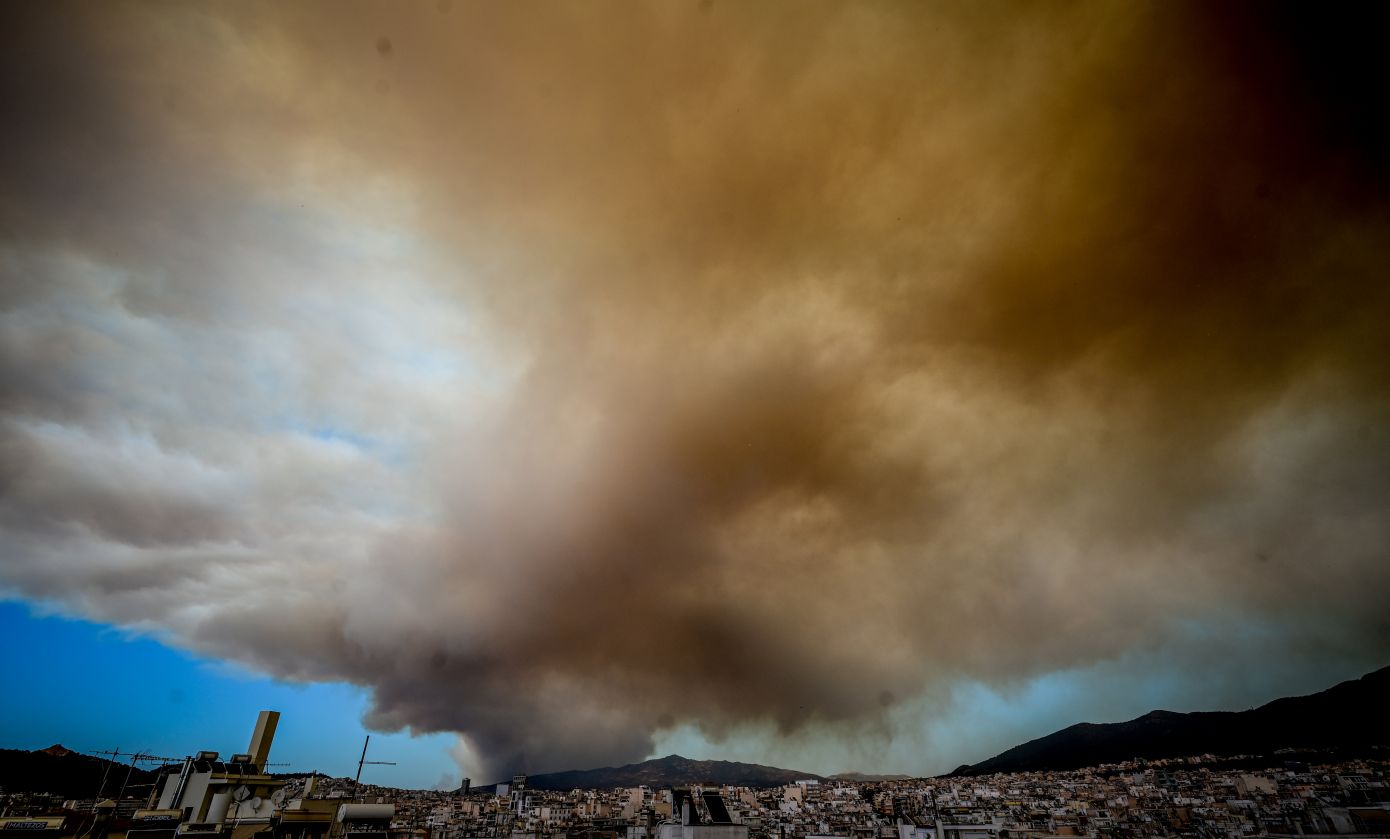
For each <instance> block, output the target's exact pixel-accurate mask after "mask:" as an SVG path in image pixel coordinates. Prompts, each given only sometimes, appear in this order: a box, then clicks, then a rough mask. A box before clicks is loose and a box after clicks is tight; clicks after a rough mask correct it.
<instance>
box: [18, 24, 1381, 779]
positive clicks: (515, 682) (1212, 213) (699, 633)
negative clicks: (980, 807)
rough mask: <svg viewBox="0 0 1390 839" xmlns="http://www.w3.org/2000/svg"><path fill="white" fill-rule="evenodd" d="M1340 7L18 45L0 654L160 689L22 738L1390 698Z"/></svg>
mask: <svg viewBox="0 0 1390 839" xmlns="http://www.w3.org/2000/svg"><path fill="white" fill-rule="evenodd" d="M1358 14H1360V11H1359V10H1354V9H1347V8H1331V9H1323V8H1311V7H1309V6H1306V5H1303V4H1282V3H1250V4H1244V3H1227V4H1215V5H1214V4H1201V3H1132V4H1113V3H1076V4H1024V3H1006V2H987V3H965V2H944V0H943V2H934V3H890V2H882V3H830V2H797V3H782V2H771V0H769V2H765V3H730V2H726V0H696V2H654V3H650V4H641V5H633V4H619V3H615V2H575V3H563V2H547V3H540V2H525V1H523V2H518V3H510V4H489V3H476V4H475V3H466V2H451V1H450V0H439V2H434V3H423V2H422V3H417V4H410V5H400V4H381V3H371V2H360V3H356V2H348V3H340V2H334V3H312V2H303V3H293V4H288V3H257V2H248V3H240V4H235V5H226V4H219V5H214V4H190V3H168V4H165V3H159V2H139V3H120V2H115V3H108V4H101V5H96V4H82V3H64V2H54V3H44V4H27V5H24V6H22V7H16V8H13V9H7V10H6V16H7V18H8V20H7V25H6V26H5V27H3V28H0V29H3V33H0V39H3V45H0V46H3V49H0V121H3V124H4V125H6V126H7V129H6V131H5V132H3V134H2V135H0V167H3V168H0V178H3V182H0V187H2V188H0V593H2V594H3V596H4V598H5V600H6V603H5V605H3V607H0V608H3V612H0V616H3V620H4V629H5V633H4V637H5V639H6V644H5V653H4V655H5V657H6V658H5V661H4V664H5V665H6V666H7V668H14V667H18V668H21V669H39V670H40V671H41V672H47V673H52V672H53V671H52V670H51V668H53V667H55V666H62V667H63V668H64V670H65V672H66V670H67V668H70V667H71V666H72V665H71V662H73V661H91V660H94V659H99V660H100V661H101V662H102V664H101V665H100V666H102V667H109V668H112V670H110V671H108V672H109V673H110V674H111V675H110V676H109V678H112V679H115V678H117V676H116V675H115V673H117V672H120V673H129V674H139V675H140V676H141V677H142V678H141V679H139V680H138V681H139V683H140V684H142V685H146V684H147V685H149V687H148V688H144V687H142V688H141V690H140V691H137V692H133V693H131V694H130V698H129V699H125V698H123V699H121V700H120V702H121V704H120V706H119V709H108V708H106V707H105V706H102V707H98V706H96V705H95V704H86V705H83V704H80V703H82V701H83V700H82V699H81V698H80V697H74V696H73V695H72V694H71V693H70V692H68V689H67V687H66V686H65V685H64V682H63V680H62V679H58V678H53V679H38V680H35V681H34V683H33V684H34V687H33V688H32V689H26V690H25V691H23V692H22V693H19V694H18V695H15V696H10V697H6V699H5V700H4V701H5V702H6V703H10V704H9V705H8V706H7V709H8V711H9V712H10V714H9V716H11V717H13V720H14V721H12V722H7V723H6V724H7V725H13V726H17V727H16V728H15V729H14V730H6V731H5V732H4V734H5V736H6V738H7V739H9V740H11V741H12V742H13V744H14V745H29V746H34V745H47V744H48V742H52V741H53V740H59V741H62V742H64V743H65V745H69V746H70V747H74V748H80V747H85V746H86V745H87V741H90V742H92V743H95V744H97V745H98V746H100V747H105V744H111V743H115V744H121V743H127V741H129V742H130V743H131V744H133V743H134V742H135V741H140V742H141V743H148V744H149V745H150V746H152V747H154V746H158V747H159V748H166V745H167V748H169V749H172V750H174V752H175V753H177V754H182V753H186V752H188V751H191V750H193V749H198V748H203V747H204V745H207V746H208V747H211V748H219V749H222V750H225V751H229V750H230V749H231V748H232V746H235V745H236V744H237V743H239V742H240V740H241V739H242V736H243V735H241V734H238V733H237V732H239V731H241V729H242V728H244V727H246V725H247V721H248V720H253V719H254V716H253V715H254V712H255V711H256V710H259V709H260V708H261V707H272V706H277V705H278V706H283V707H281V708H280V709H281V710H282V711H284V712H285V713H286V717H285V718H284V721H283V723H282V730H281V734H280V735H279V736H280V738H281V741H280V744H279V745H277V749H279V748H281V747H283V748H284V750H285V751H286V752H287V753H289V754H287V755H286V759H287V760H291V761H293V762H294V763H295V765H297V766H298V765H304V764H305V763H321V764H322V765H319V767H318V768H321V769H324V770H326V771H337V770H334V769H332V768H331V766H337V765H340V764H339V763H334V762H335V761H338V762H341V761H342V760H343V758H342V757H341V754H342V753H343V749H344V747H345V746H349V745H350V744H352V743H354V742H358V741H359V738H360V737H361V736H363V734H364V732H365V731H371V732H375V733H377V736H381V737H382V740H381V744H382V745H381V748H382V750H383V753H385V752H387V751H391V752H393V753H394V754H400V755H403V756H404V755H409V756H411V758H410V762H411V763H412V766H411V767H410V768H401V769H398V770H395V771H397V772H398V773H399V778H400V779H401V782H402V783H403V784H409V785H415V786H432V785H434V784H436V783H438V782H440V781H441V779H446V776H451V777H453V778H454V779H455V780H456V778H457V777H458V776H459V775H466V776H469V777H472V778H474V779H475V780H478V779H487V780H495V779H497V778H502V777H506V776H507V775H509V774H510V773H511V772H513V771H518V770H524V771H529V772H541V771H549V770H559V769H569V768H581V767H590V766H599V765H613V764H620V763H626V762H631V761H636V760H641V759H643V758H645V757H649V756H653V755H659V754H666V753H669V752H672V751H678V752H680V753H683V754H687V755H688V756H691V757H728V758H737V759H743V760H755V761H757V762H761V763H769V764H775V765H782V766H789V767H793V768H798V769H804V770H807V771H813V772H824V773H828V772H835V771H847V770H859V771H869V772H873V771H880V772H903V773H912V774H922V773H935V772H943V771H949V770H950V769H951V768H953V767H954V766H956V765H958V764H960V763H964V762H969V761H973V760H978V759H981V758H983V757H987V756H988V755H990V754H993V753H994V752H997V751H999V750H1001V749H1003V748H1006V747H1008V746H1011V745H1013V744H1015V743H1017V742H1019V741H1021V740H1024V739H1028V738H1030V737H1035V736H1039V735H1041V734H1045V733H1047V732H1048V731H1050V730H1052V729H1054V728H1058V727H1061V726H1064V725H1068V724H1071V723H1073V722H1076V721H1079V720H1083V719H1088V720H1091V721H1105V720H1113V719H1126V718H1130V717H1133V716H1137V715H1139V714H1142V713H1144V712H1146V711H1148V710H1151V709H1152V708H1154V707H1168V708H1170V709H1172V710H1194V709H1212V708H1240V707H1249V706H1250V705H1253V704H1258V703H1259V702H1263V701H1266V700H1268V699H1271V698H1274V697H1275V696H1279V695H1284V694H1288V693H1306V692H1311V691H1314V690H1317V689H1320V688H1323V687H1327V686H1329V685H1330V684H1332V683H1334V682H1336V681H1339V680H1342V679H1346V678H1353V677H1355V676H1358V675H1360V674H1362V673H1365V672H1368V671H1370V670H1373V669H1376V668H1378V667H1381V666H1384V665H1385V664H1387V663H1390V616H1387V612H1386V610H1385V609H1384V603H1385V602H1386V598H1387V595H1390V519H1387V517H1386V515H1385V513H1384V511H1385V510H1386V509H1390V421H1388V420H1390V330H1387V329H1386V328H1385V324H1386V321H1387V316H1390V286H1388V285H1387V282H1386V279H1385V278H1386V276H1390V273H1388V272H1387V270H1386V269H1387V267H1390V201H1387V198H1388V197H1390V190H1387V188H1386V187H1387V175H1388V174H1390V172H1388V171H1387V166H1386V163H1387V156H1386V153H1385V151H1384V150H1385V149H1386V148H1390V131H1387V117H1386V115H1385V113H1384V112H1383V110H1382V109H1380V108H1378V107H1377V103H1378V101H1379V98H1380V96H1379V92H1380V90H1381V88H1382V84H1383V81H1384V75H1385V74H1384V69H1383V66H1382V62H1381V60H1380V59H1378V58H1377V57H1376V56H1377V55H1378V54H1379V52H1378V49H1377V48H1378V44H1377V43H1376V42H1375V40H1374V36H1373V35H1372V34H1371V33H1373V32H1375V31H1376V28H1375V27H1374V26H1372V25H1370V22H1368V21H1366V20H1361V19H1358V17H1357V15H1358ZM43 668H50V669H48V670H43ZM166 670H167V672H169V673H170V674H174V673H177V674H181V676H184V677H186V679H187V684H188V687H187V688H184V687H177V686H171V685H174V684H175V682H179V683H181V680H173V679H171V680H169V681H168V682H165V681H163V680H162V679H161V678H160V677H158V675H157V674H159V673H161V672H162V671H166ZM152 677H153V678H152ZM176 690H178V691H183V693H182V694H181V695H182V696H183V697H184V698H183V700H182V702H181V703H174V702H173V700H172V697H173V696H174V695H175V694H174V693H173V692H174V691H176ZM74 703H78V704H74ZM171 704H180V705H181V706H185V707H187V708H190V709H194V710H191V711H190V712H188V713H187V715H186V716H180V715H174V716H179V720H180V721H178V722H175V721H171V720H170V719H169V718H170V716H171V714H170V711H171V709H170V707H169V706H170V705H171ZM233 706H235V707H233ZM310 708H312V709H315V714H314V718H313V720H312V721H310V720H309V719H307V717H308V716H309V714H308V713H307V711H308V709H310ZM296 709H299V710H302V711H305V712H306V713H305V717H306V719H305V720H304V722H302V723H294V722H292V720H293V719H294V717H295V716H296V715H295V713H294V711H295V710H296ZM108 710H110V711H112V713H107V711H108ZM117 710H118V711H119V713H115V711H117ZM96 720H102V722H100V723H99V724H98V723H97V722H95V721H96ZM191 720H197V728H196V730H194V728H191V727H189V726H192V725H193V723H192V722H190V721H191ZM296 725H302V726H303V728H302V729H300V730H299V731H298V732H297V733H295V734H293V735H291V734H290V731H291V730H294V729H295V726H296ZM204 726H205V727H204ZM205 731H206V732H207V734H206V737H208V738H213V739H217V740H218V742H217V743H206V744H205V743H204V742H203V738H204V736H205V735H204V732H205ZM50 732H51V733H52V736H50ZM67 732H71V733H67ZM126 732H129V733H128V734H127V733H126ZM291 738H295V739H291ZM79 740H81V741H84V742H78V741H79ZM42 741H48V742H42ZM69 741H72V742H69ZM224 742H225V743H226V744H225V745H224ZM354 748H355V747H353V748H347V753H348V754H349V758H350V756H351V752H352V751H353V749H354ZM383 759H388V758H383ZM349 763H350V760H349ZM847 764H848V765H847ZM383 771H384V770H383Z"/></svg>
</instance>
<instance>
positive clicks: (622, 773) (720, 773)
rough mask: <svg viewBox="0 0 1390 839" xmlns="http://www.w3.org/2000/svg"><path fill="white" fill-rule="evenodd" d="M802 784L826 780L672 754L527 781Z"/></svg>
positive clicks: (594, 785)
mask: <svg viewBox="0 0 1390 839" xmlns="http://www.w3.org/2000/svg"><path fill="white" fill-rule="evenodd" d="M802 780H814V781H822V780H825V778H824V777H823V776H821V775H817V774H815V773H813V772H802V771H799V770H796V769H782V768H780V767H776V766H765V765H763V764H761V763H740V762H738V761H731V760H693V759H691V758H688V757H683V756H681V755H678V754H670V755H666V756H665V757H659V758H652V759H651V760H644V761H641V762H639V763H628V764H624V765H622V766H603V767H599V768H597V769H567V770H564V771H561V772H545V773H541V774H538V775H530V776H528V777H527V779H526V786H527V787H528V788H530V789H543V790H569V789H608V788H611V787H636V786H642V785H644V784H645V785H646V786H649V787H654V788H659V787H672V786H687V785H690V784H698V783H710V784H715V785H724V784H731V785H733V786H745V787H774V786H781V785H782V784H788V783H792V782H794V781H802ZM501 783H505V782H501ZM494 786H495V785H494Z"/></svg>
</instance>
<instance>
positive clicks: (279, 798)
mask: <svg viewBox="0 0 1390 839" xmlns="http://www.w3.org/2000/svg"><path fill="white" fill-rule="evenodd" d="M270 800H271V802H272V803H273V804H275V806H276V807H279V806H280V805H281V804H284V803H285V789H284V787H281V788H280V789H277V790H276V791H275V792H273V793H271V794H270Z"/></svg>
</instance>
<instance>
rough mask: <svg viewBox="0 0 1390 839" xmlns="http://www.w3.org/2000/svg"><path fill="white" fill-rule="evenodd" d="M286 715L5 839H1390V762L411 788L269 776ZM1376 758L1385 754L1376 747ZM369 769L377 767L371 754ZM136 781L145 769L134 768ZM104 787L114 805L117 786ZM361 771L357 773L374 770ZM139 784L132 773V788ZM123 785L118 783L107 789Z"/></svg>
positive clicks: (10, 805) (1214, 760) (1226, 760)
mask: <svg viewBox="0 0 1390 839" xmlns="http://www.w3.org/2000/svg"><path fill="white" fill-rule="evenodd" d="M276 722H278V714H276V713H275V712H262V714H261V718H260V719H259V720H258V723H257V727H256V731H255V733H254V734H253V738H252V742H251V746H250V748H249V750H248V752H247V753H246V754H238V755H234V756H231V757H230V758H229V759H226V760H223V759H222V757H221V756H220V755H218V754H217V753H216V752H200V753H199V754H198V755H196V756H191V757H189V758H187V759H185V760H184V761H183V763H182V765H178V764H171V765H168V766H165V767H164V768H163V770H162V771H161V772H160V774H159V779H160V780H159V782H158V783H155V784H153V785H151V787H152V788H151V789H150V790H149V792H148V793H147V794H145V795H143V796H141V795H137V794H134V793H135V792H137V791H138V789H132V790H131V793H132V794H123V793H126V792H127V789H126V787H125V785H124V784H122V786H121V791H120V793H115V794H114V797H112V798H101V799H98V798H90V799H85V800H84V799H65V798H64V797H63V796H62V795H57V794H52V793H47V792H35V791H30V792H0V807H3V809H0V813H3V817H2V818H0V831H3V832H4V834H5V835H7V836H9V835H14V836H20V837H25V838H26V839H118V838H119V837H124V839H176V837H189V839H195V837H196V839H335V838H336V837H343V839H469V837H480V839H481V838H482V837H486V838H487V839H504V838H510V839H523V837H535V838H536V839H539V838H540V837H547V838H548V839H561V837H563V839H1047V837H1096V839H1101V838H1102V837H1103V838H1104V839H1141V837H1169V836H1172V837H1193V839H1238V837H1249V836H1297V835H1339V836H1390V759H1381V758H1378V757H1376V758H1370V759H1367V758H1363V759H1351V760H1343V761H1339V762H1335V763H1324V762H1317V761H1315V760H1311V759H1310V756H1311V755H1312V754H1316V753H1307V754H1304V753H1300V752H1297V751H1294V750H1285V753H1283V754H1276V755H1273V756H1271V757H1265V758H1261V757H1258V756H1250V755H1237V756H1229V755H1228V756H1222V757H1218V756H1215V755H1210V754H1208V755H1200V756H1193V757H1187V758H1175V759H1159V760H1142V759H1136V760H1133V761H1126V762H1120V763H1110V764H1102V765H1099V766H1095V767H1090V768H1085V769H1079V770H1073V771H1058V772H1024V773H1010V774H993V775H985V776H978V777H951V776H947V777H937V778H918V779H907V778H896V777H894V778H885V779H870V780H844V779H804V780H797V781H794V782H791V783H785V784H781V785H777V786H771V787H761V788H760V787H749V786H735V785H715V784H699V783H691V784H689V785H685V786H675V787H673V788H653V787H651V786H646V785H642V786H633V787H618V788H610V789H571V790H547V789H536V788H532V787H530V786H528V783H527V777H526V776H525V775H518V776H515V777H513V778H512V779H511V781H509V782H506V783H498V784H496V785H493V786H492V787H490V788H482V789H470V787H469V784H468V782H467V781H465V782H464V784H463V785H462V786H461V787H460V788H459V789H456V790H452V791H441V790H402V789H396V788H392V787H387V786H380V785H376V784H370V783H362V782H361V781H360V778H359V779H351V778H329V777H323V776H320V775H317V774H310V775H307V776H306V775H298V776H283V775H274V774H270V773H268V772H267V769H266V767H267V765H268V755H269V748H270V743H271V740H272V739H273V736H274V731H275V725H276ZM1371 751H1372V752H1378V751H1379V750H1377V749H1372V750H1371ZM363 759H364V761H365V754H364V757H363ZM131 766H134V760H132V762H131ZM112 767H116V768H117V769H118V770H119V767H117V765H116V764H111V765H110V766H108V772H106V773H104V774H103V777H102V786H101V787H100V788H99V789H100V791H101V792H102V793H103V794H105V791H106V783H107V777H108V775H119V771H117V772H116V773H111V772H109V769H110V768H112ZM360 768H361V767H359V771H360ZM128 777H129V774H127V778H128ZM111 780H112V783H113V786H114V783H115V777H112V778H111Z"/></svg>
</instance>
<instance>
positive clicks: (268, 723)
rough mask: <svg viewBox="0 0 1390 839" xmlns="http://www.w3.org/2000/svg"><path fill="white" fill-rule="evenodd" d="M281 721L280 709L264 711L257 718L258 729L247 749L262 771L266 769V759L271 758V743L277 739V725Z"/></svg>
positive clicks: (252, 760)
mask: <svg viewBox="0 0 1390 839" xmlns="http://www.w3.org/2000/svg"><path fill="white" fill-rule="evenodd" d="M279 722H280V712H279V711H262V712H261V715H260V716H259V717H257V718H256V730H255V732H254V733H252V735H251V745H249V746H247V747H246V751H248V752H250V753H251V762H252V763H254V764H256V768H257V769H259V770H260V771H262V772H264V771H265V764H266V761H268V760H270V743H271V741H272V740H274V739H275V726H276V725H277V724H278V723H279Z"/></svg>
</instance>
